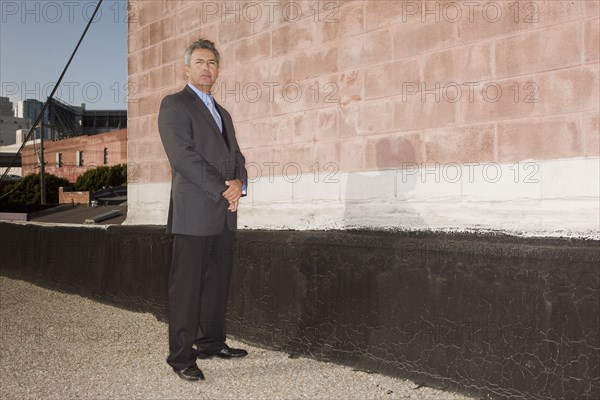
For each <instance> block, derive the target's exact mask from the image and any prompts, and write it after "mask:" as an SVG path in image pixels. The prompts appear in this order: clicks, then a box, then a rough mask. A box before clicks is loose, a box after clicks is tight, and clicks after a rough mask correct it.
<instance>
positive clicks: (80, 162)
mask: <svg viewBox="0 0 600 400" xmlns="http://www.w3.org/2000/svg"><path fill="white" fill-rule="evenodd" d="M75 163H76V164H77V166H78V167H83V151H77V152H75Z"/></svg>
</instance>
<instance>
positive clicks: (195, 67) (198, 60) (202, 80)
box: [185, 49, 219, 93]
mask: <svg viewBox="0 0 600 400" xmlns="http://www.w3.org/2000/svg"><path fill="white" fill-rule="evenodd" d="M185 72H186V74H187V76H188V82H189V83H191V84H192V85H194V86H195V87H196V88H198V89H200V90H202V91H203V92H204V93H210V91H211V89H212V86H213V85H214V83H215V82H216V80H217V77H218V76H219V67H218V65H217V59H216V57H215V54H214V53H213V52H212V50H209V49H196V50H194V51H193V52H192V56H191V57H190V65H186V66H185Z"/></svg>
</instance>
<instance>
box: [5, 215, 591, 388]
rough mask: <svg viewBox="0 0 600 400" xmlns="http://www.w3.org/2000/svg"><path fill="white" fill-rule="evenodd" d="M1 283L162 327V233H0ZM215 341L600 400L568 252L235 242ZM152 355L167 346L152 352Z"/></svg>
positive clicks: (493, 246) (528, 245)
mask: <svg viewBox="0 0 600 400" xmlns="http://www.w3.org/2000/svg"><path fill="white" fill-rule="evenodd" d="M0 236H1V237H2V241H1V242H0V265H1V269H0V272H1V273H2V274H3V275H6V276H9V277H14V278H21V279H26V280H29V281H33V282H35V283H38V284H41V285H43V286H47V287H51V288H55V289H61V290H65V291H69V292H75V293H79V294H83V295H86V296H89V297H92V298H94V299H98V300H101V301H105V302H108V303H112V304H117V305H120V306H123V307H127V308H130V309H134V310H138V311H144V312H152V313H154V314H155V315H157V316H158V317H159V318H161V319H164V318H165V317H166V300H167V290H166V283H167V276H168V269H169V260H170V256H171V239H170V237H168V236H166V235H164V234H163V228H162V227H160V226H115V227H104V228H90V227H75V226H66V227H61V226H47V225H38V224H31V223H8V222H0ZM237 237H238V241H237V248H236V254H235V262H236V267H235V271H234V275H233V277H232V286H231V292H230V293H231V294H230V306H229V316H228V319H229V332H230V334H232V335H234V336H236V337H237V338H240V339H243V340H245V341H247V342H250V343H254V344H259V345H262V346H265V347H269V348H274V349H279V350H283V351H287V352H289V353H291V354H293V355H294V354H295V355H307V356H311V357H314V358H318V359H322V360H329V361H334V362H338V363H343V364H347V365H351V366H353V367H355V368H359V369H366V370H373V371H378V372H382V373H386V374H390V375H394V376H399V377H405V378H409V379H412V380H414V381H415V382H419V383H423V384H426V385H430V386H434V387H438V388H441V387H446V388H450V389H455V390H460V391H463V392H467V393H471V394H475V395H478V396H486V395H487V396H490V397H491V398H511V399H577V400H580V399H589V400H591V399H597V398H599V397H600V354H599V351H598V349H599V348H600V339H599V338H600V329H599V325H600V322H599V316H600V312H599V304H598V303H599V302H598V296H599V294H600V279H599V273H600V271H599V267H598V265H599V262H600V246H599V242H598V241H590V240H580V239H556V238H555V239H548V238H544V239H539V238H519V237H511V236H505V235H489V234H488V235H477V234H449V233H444V234H442V233H431V232H420V233H410V232H408V233H386V232H343V231H239V232H238V235H237ZM165 345H166V344H165Z"/></svg>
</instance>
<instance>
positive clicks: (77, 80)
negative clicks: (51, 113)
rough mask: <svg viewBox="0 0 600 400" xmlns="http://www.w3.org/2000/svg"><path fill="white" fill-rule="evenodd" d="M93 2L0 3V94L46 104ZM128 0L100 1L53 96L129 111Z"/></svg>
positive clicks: (43, 0)
mask: <svg viewBox="0 0 600 400" xmlns="http://www.w3.org/2000/svg"><path fill="white" fill-rule="evenodd" d="M96 4H97V0H83V1H73V0H70V1H69V0H64V1H63V0H59V1H51V0H40V1H35V0H34V1H32V0H27V1H23V0H17V1H10V0H0V82H1V88H0V96H4V97H9V98H10V100H11V101H12V102H13V103H16V102H18V101H22V100H24V99H27V98H34V99H37V100H41V101H45V100H46V99H47V97H48V96H49V95H50V93H51V92H52V88H53V86H54V83H55V82H56V81H57V80H58V78H59V77H60V74H61V72H62V70H63V68H64V67H65V65H66V63H67V61H68V60H69V57H70V56H71V53H72V52H73V49H74V48H75V46H76V45H77V41H78V40H79V38H80V36H81V34H82V33H83V31H84V29H85V26H86V24H87V23H88V21H89V20H90V18H91V16H92V14H93V12H94V9H95V6H96ZM126 4H127V2H126V0H119V1H115V0H104V1H103V3H102V6H101V8H100V11H99V13H98V14H97V15H96V17H95V19H94V22H93V23H92V24H91V26H90V28H89V30H88V32H87V34H86V36H85V38H84V39H83V42H82V43H81V45H80V47H79V50H78V51H77V53H76V55H75V57H74V59H73V61H72V62H71V65H70V67H69V69H68V70H67V73H66V74H65V76H64V78H63V81H62V83H61V85H60V86H59V90H58V91H57V92H56V95H55V98H58V99H60V100H62V101H63V102H65V103H68V104H73V105H80V104H81V103H85V104H86V109H88V110H108V109H126V108H127V10H126Z"/></svg>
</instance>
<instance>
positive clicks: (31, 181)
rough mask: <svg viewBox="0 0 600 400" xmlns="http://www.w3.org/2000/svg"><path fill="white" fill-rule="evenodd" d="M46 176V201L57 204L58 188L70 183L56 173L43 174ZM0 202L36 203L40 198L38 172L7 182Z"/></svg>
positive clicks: (7, 203)
mask: <svg viewBox="0 0 600 400" xmlns="http://www.w3.org/2000/svg"><path fill="white" fill-rule="evenodd" d="M44 175H45V177H46V203H48V204H58V188H59V187H60V186H69V185H70V183H69V181H68V180H66V179H64V178H59V177H58V176H56V175H52V174H44ZM4 194H7V196H5V197H2V198H1V199H0V204H4V205H37V204H40V203H41V199H40V174H39V173H37V174H30V175H27V176H26V177H24V178H23V179H21V180H19V181H17V182H13V183H9V184H8V185H6V186H5V187H4V190H3V195H4Z"/></svg>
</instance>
